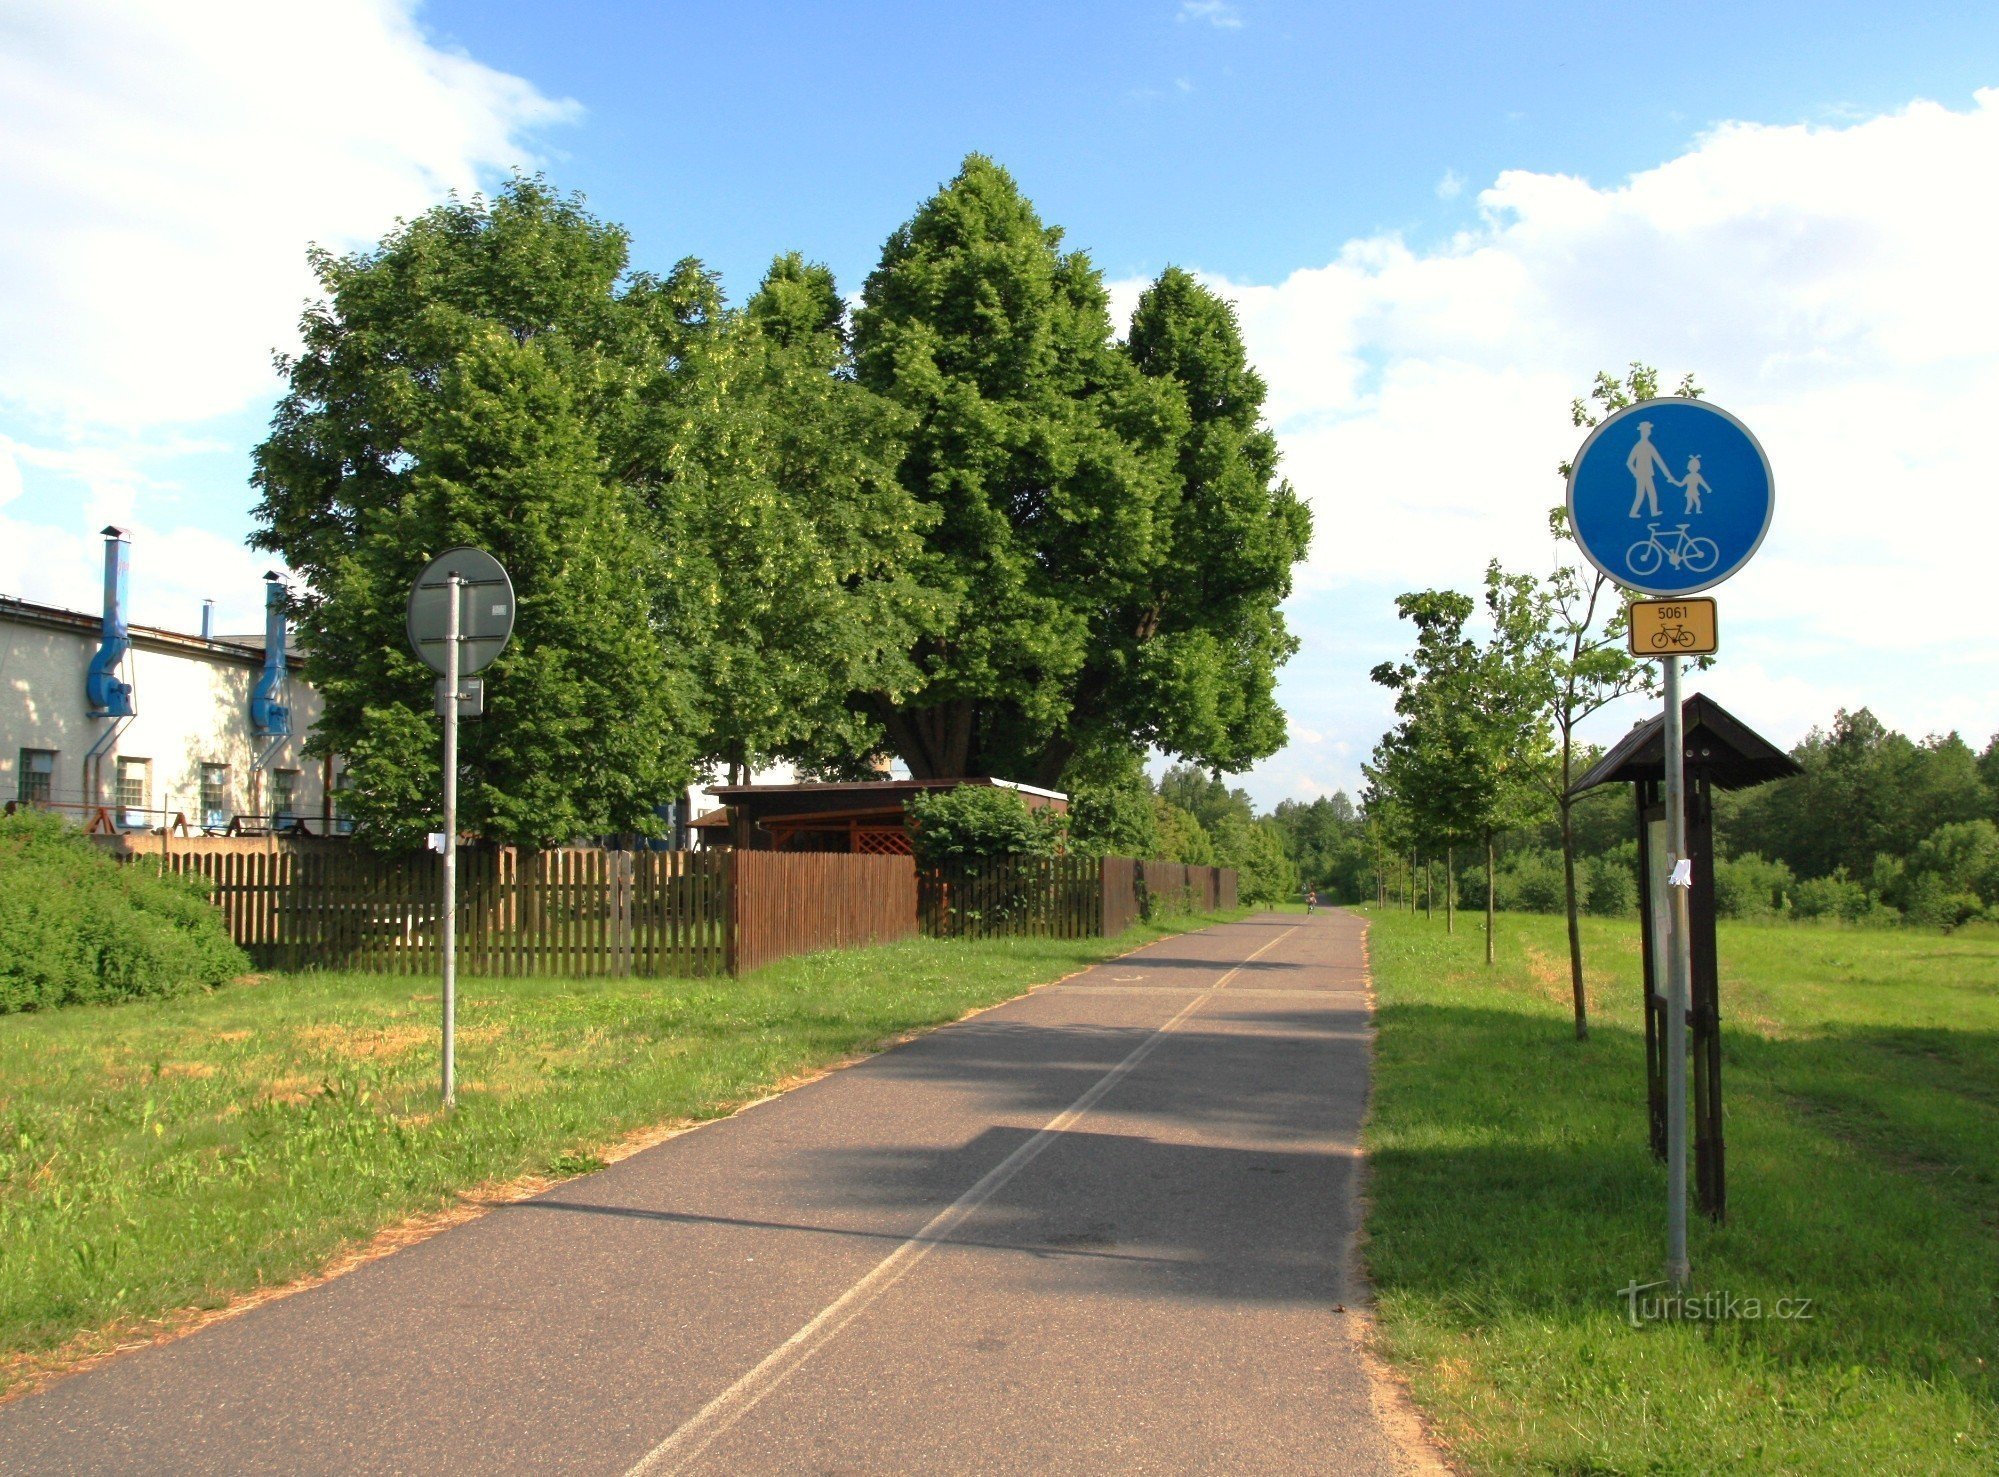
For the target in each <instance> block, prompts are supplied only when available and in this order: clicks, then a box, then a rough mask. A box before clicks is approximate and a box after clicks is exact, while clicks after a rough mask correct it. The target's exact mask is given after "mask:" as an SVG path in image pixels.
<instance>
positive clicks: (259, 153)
mask: <svg viewBox="0 0 1999 1477" xmlns="http://www.w3.org/2000/svg"><path fill="white" fill-rule="evenodd" d="M574 112H575V105H574V104H571V103H566V102H557V101H552V100H550V99H549V98H546V97H544V96H543V95H542V94H541V93H539V92H537V91H536V90H535V88H534V87H533V86H532V85H531V84H529V83H527V82H525V81H523V80H521V79H520V78H517V77H512V76H508V75H506V74H504V73H501V72H497V71H494V70H492V69H491V68H488V67H485V66H482V65H481V64H480V63H478V62H475V61H473V60H471V59H470V58H469V57H465V56H462V55H457V54H454V53H452V52H447V51H444V50H440V49H439V48H437V47H435V46H433V45H431V44H430V43H429V42H428V41H426V40H425V39H424V37H423V35H422V33H421V32H420V31H419V29H418V27H417V25H416V23H415V21H414V19H413V0H359V3H353V4H348V5H345V6H342V7H340V8H339V9H338V12H337V13H328V11H327V10H325V9H324V8H322V7H314V6H297V5H282V4H270V3H262V0H184V3H178V4H174V5H157V4H149V3H144V0H122V3H121V0H52V3H44V4H41V5H39V6H34V5H30V6H28V7H25V8H23V7H14V8H11V9H10V13H9V15H8V17H7V18H6V19H5V20H4V21H0V140H4V145H5V146H4V148H0V196H4V198H5V199H6V200H7V202H8V208H7V211H6V213H5V221H6V224H5V225H0V281H4V282H5V283H6V284H7V290H6V292H5V294H4V296H0V406H5V407H8V408H11V409H12V410H13V411H15V412H17V413H27V414H30V415H33V416H35V417H36V418H38V419H41V420H43V421H45V422H50V423H54V424H58V425H64V426H91V425H116V426H125V427H132V426H144V425H165V424H174V423H184V422H188V421H193V420H198V419H201V418H204V417H208V416H214V415H219V414H225V413H227V412H230V411H232V410H236V409H238V408H240V407H242V406H243V405H245V404H248V403H250V402H252V401H254V400H257V399H259V398H262V397H264V396H266V395H268V394H269V393H270V391H271V387H272V383H273V381H272V376H271V370H270V363H269V356H270V353H271V351H272V350H273V349H274V348H280V347H283V346H285V345H287V344H289V343H291V342H292V341H293V339H294V334H295V325H296V322H297V318H298V314H299V310H300V308H301V306H302V304H303V302H304V300H305V299H306V297H307V296H308V295H309V294H310V293H311V292H312V282H311V279H310V277H309V275H308V274H307V272H306V269H305V264H304V251H305V247H306V244H307V243H308V242H309V241H318V242H321V243H322V244H325V245H327V246H330V247H335V248H344V247H351V246H354V245H356V244H359V243H363V242H367V241H372V240H374V239H376V238H378V237H379V236H380V234H381V233H382V231H383V230H384V229H385V228H386V227H387V226H388V225H389V224H390V223H391V222H392V221H393V220H394V219H395V217H396V216H397V215H399V214H413V213H415V212H416V211H419V210H422V209H424V208H425V207H427V206H428V205H430V204H431V203H433V202H434V201H435V200H436V199H437V198H438V196H440V195H441V194H443V193H444V192H445V191H446V190H451V189H457V190H461V191H469V190H472V189H475V188H477V187H478V186H479V184H480V183H481V181H482V180H486V179H490V178H491V177H493V176H494V175H495V174H496V173H497V172H499V171H502V170H504V169H505V168H507V167H508V166H511V165H513V164H516V163H518V162H521V161H523V160H527V159H530V158H531V156H530V154H529V153H528V150H527V148H526V146H525V145H524V143H523V141H522V140H523V135H524V134H525V132H526V131H528V130H531V129H534V128H537V127H542V126H546V125H549V124H554V123H558V122H560V121H562V120H564V119H566V118H569V117H571V116H573V114H574Z"/></svg>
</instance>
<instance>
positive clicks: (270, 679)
mask: <svg viewBox="0 0 1999 1477" xmlns="http://www.w3.org/2000/svg"><path fill="white" fill-rule="evenodd" d="M284 695H285V586H284V580H283V577H282V576H280V575H279V574H278V572H277V571H276V570H275V569H273V570H269V571H267V572H266V573H265V575H264V670H263V671H262V672H260V673H258V674H257V685H256V686H255V687H253V688H251V689H250V727H251V728H252V729H253V730H254V731H255V733H256V735H257V737H258V738H267V739H281V738H284V737H285V736H286V735H288V734H289V733H290V732H291V731H292V710H291V709H290V708H288V707H287V706H285V703H284ZM259 762H260V763H261V762H262V761H261V760H260V761H259Z"/></svg>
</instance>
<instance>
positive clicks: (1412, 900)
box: [1409, 846, 1416, 918]
mask: <svg viewBox="0 0 1999 1477" xmlns="http://www.w3.org/2000/svg"><path fill="white" fill-rule="evenodd" d="M1409 916H1410V917H1411V918H1414V917H1415V916H1416V848H1415V847H1413V846H1412V847H1410V848H1409Z"/></svg>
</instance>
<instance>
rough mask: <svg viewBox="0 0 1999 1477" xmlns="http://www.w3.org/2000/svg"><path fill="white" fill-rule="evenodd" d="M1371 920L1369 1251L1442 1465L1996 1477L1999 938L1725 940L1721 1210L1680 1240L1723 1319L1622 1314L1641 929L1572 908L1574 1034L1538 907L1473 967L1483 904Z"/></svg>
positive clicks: (1640, 1219) (1764, 929)
mask: <svg viewBox="0 0 1999 1477" xmlns="http://www.w3.org/2000/svg"><path fill="white" fill-rule="evenodd" d="M1371 916H1372V918H1373V923H1372V929H1371V934H1370V947H1371V951H1372V958H1373V966H1374V974H1375V981H1376V986H1377V990H1378V994H1379V1000H1380V1036H1379V1042H1378V1056H1377V1062H1378V1068H1377V1071H1378V1075H1377V1079H1376V1087H1375V1099H1374V1111H1373V1117H1372V1121H1371V1123H1370V1126H1369V1129H1368V1135H1367V1139H1368V1145H1369V1152H1370V1156H1371V1162H1372V1197H1373V1212H1372V1214H1371V1216H1370V1219H1369V1223H1368V1230H1369V1242H1368V1247H1367V1259H1368V1264H1369V1267H1370V1270H1371V1273H1372V1275H1373V1278H1374V1283H1375V1287H1376V1290H1377V1295H1378V1297H1379V1303H1380V1327H1381V1333H1382V1338H1383V1341H1384V1346H1385V1349H1386V1351H1387V1353H1388V1354H1389V1356H1390V1357H1391V1358H1392V1359H1393V1360H1394V1361H1395V1362H1396V1363H1397V1364H1398V1365H1399V1366H1400V1367H1401V1368H1402V1369H1403V1370H1404V1371H1405V1372H1406V1373H1407V1375H1408V1377H1409V1379H1410V1382H1411V1385H1412V1388H1413V1391H1414V1393H1415V1396H1416V1398H1417V1401H1418V1403H1419V1404H1420V1405H1421V1406H1422V1407H1423V1408H1424V1410H1425V1412H1426V1413H1427V1414H1428V1415H1429V1416H1430V1418H1431V1419H1432V1421H1433V1424H1434V1427H1435V1429H1436V1431H1437V1432H1438V1434H1439V1435H1440V1436H1441V1437H1442V1438H1443V1439H1444V1440H1445V1441H1446V1442H1447V1443H1448V1445H1449V1446H1450V1447H1451V1448H1452V1449H1453V1451H1454V1452H1455V1453H1456V1454H1457V1455H1458V1456H1459V1457H1460V1459H1462V1460H1464V1461H1465V1462H1466V1463H1467V1464H1468V1465H1469V1466H1471V1467H1473V1468H1474V1469H1478V1470H1492V1471H1534V1472H1564V1473H1610V1472H1709V1471H1716V1470H1720V1469H1723V1468H1726V1467H1731V1466H1740V1467H1742V1468H1744V1469H1747V1470H1756V1471H1778V1472H1827V1473H1833V1472H1838V1473H1850V1472H1875V1473H1888V1472H1897V1473H1899V1472H1909V1473H1932V1472H1977V1473H1990V1472H1993V1471H1994V1470H1999V1408H1996V1406H1995V1402H1999V935H1994V934H1993V933H1990V932H1987V933H1983V934H1976V933H1968V934H1959V935H1956V936H1952V937H1941V936H1938V935H1934V934H1919V933H1905V932H1896V931H1862V930H1839V929H1831V928H1826V929H1819V928H1811V927H1803V926H1795V925H1770V926H1758V925H1749V924H1728V923H1724V924H1722V925H1721V935H1720V954H1721V968H1722V981H1721V987H1722V1012H1723V1037H1724V1048H1723V1052H1724V1064H1723V1069H1722V1070H1723V1086H1724V1096H1725V1102H1726V1106H1727V1111H1728V1122H1727V1136H1728V1170H1729V1207H1730V1221H1729V1224H1728V1225H1726V1226H1724V1227H1717V1226H1713V1225H1711V1224H1709V1223H1708V1222H1706V1221H1705V1220H1702V1219H1700V1218H1698V1217H1696V1219H1695V1223H1694V1227H1693V1231H1692V1236H1691V1251H1692V1257H1693V1262H1694V1277H1695V1291H1696V1292H1697V1293H1703V1294H1705V1293H1713V1294H1716V1295H1717V1297H1716V1298H1714V1299H1710V1300H1709V1301H1708V1302H1707V1303H1705V1304H1704V1305H1703V1309H1704V1310H1708V1309H1714V1308H1726V1307H1727V1306H1728V1304H1727V1302H1726V1299H1727V1297H1728V1296H1729V1295H1733V1297H1734V1298H1735V1299H1736V1303H1735V1309H1736V1312H1737V1314H1738V1316H1733V1317H1725V1318H1722V1319H1720V1320H1714V1319H1691V1318H1682V1319H1678V1320H1664V1321H1653V1320H1644V1326H1642V1327H1639V1328H1632V1327H1630V1326H1629V1324H1628V1322H1627V1310H1628V1304H1629V1299H1628V1298H1626V1297H1620V1296H1619V1295H1618V1290H1619V1289H1620V1288H1624V1287H1627V1286H1629V1285H1631V1284H1632V1283H1634V1282H1636V1283H1646V1282H1650V1281H1653V1280H1654V1279H1656V1278H1658V1277H1659V1276H1660V1267H1661V1264H1662V1260H1663V1257H1664V1229H1665V1228H1664V1222H1665V1173H1664V1169H1663V1167H1662V1166H1660V1165H1659V1164H1657V1163H1656V1162H1655V1161H1654V1160H1653V1159H1652V1157H1651V1154H1650V1152H1649V1149H1648V1147H1647V1144H1646V1134H1645V1107H1644V1061H1643V1057H1642V1054H1641V1042H1642V1036H1641V1032H1642V1025H1641V1018H1640V1015H1639V1012H1638V1000H1639V993H1638V992H1639V984H1638V968H1639V966H1638V939H1637V925H1636V923H1635V922H1631V923H1613V922H1607V921H1601V920H1590V921H1589V926H1588V929H1587V932H1586V945H1587V952H1588V958H1589V960H1590V965H1591V968H1590V986H1591V995H1592V1010H1593V1012H1594V1016H1593V1019H1594V1023H1595V1029H1594V1032H1593V1034H1592V1038H1591V1040H1590V1041H1589V1042H1588V1043H1587V1044H1578V1043H1577V1042H1576V1041H1575V1039H1574V1034H1573V1030H1572V1028H1571V1026H1570V1016H1569V1007H1568V983H1567V972H1566V947H1565V944H1564V940H1563V935H1562V928H1561V923H1560V920H1558V919H1555V918H1539V917H1527V916H1512V915H1508V916H1502V917H1501V919H1500V920H1499V940H1498V949H1499V962H1498V964H1497V965H1496V966H1495V967H1494V968H1491V969H1488V968H1486V967H1485V965H1484V964H1483V962H1482V951H1481V950H1482V945H1481V935H1480V931H1479V927H1478V924H1479V923H1481V922H1482V919H1478V918H1466V919H1463V920H1461V922H1460V927H1459V931H1458V932H1457V933H1456V934H1455V936H1446V934H1445V932H1444V924H1443V918H1442V915H1441V913H1440V914H1439V915H1438V916H1437V918H1436V920H1435V921H1425V920H1423V919H1422V918H1420V917H1419V918H1412V917H1411V916H1410V915H1408V914H1407V913H1399V912H1393V911H1391V912H1386V913H1382V912H1378V911H1376V912H1372V914H1371ZM1649 1295H1650V1296H1657V1293H1656V1291H1655V1292H1653V1293H1652V1294H1649ZM1752 1298H1753V1299H1756V1300H1758V1304H1759V1305H1760V1306H1759V1311H1761V1312H1762V1314H1763V1316H1762V1317H1761V1318H1749V1317H1744V1316H1739V1315H1740V1313H1741V1312H1742V1311H1744V1310H1746V1309H1747V1308H1748V1302H1747V1300H1749V1299H1752ZM1806 1298H1808V1299H1810V1300H1811V1301H1810V1304H1809V1309H1808V1311H1809V1314H1810V1316H1809V1317H1808V1318H1800V1317H1791V1318H1778V1317H1776V1316H1774V1314H1775V1313H1776V1311H1777V1306H1776V1305H1777V1301H1778V1300H1779V1299H1791V1300H1797V1299H1806ZM1793 1311H1795V1307H1794V1308H1793Z"/></svg>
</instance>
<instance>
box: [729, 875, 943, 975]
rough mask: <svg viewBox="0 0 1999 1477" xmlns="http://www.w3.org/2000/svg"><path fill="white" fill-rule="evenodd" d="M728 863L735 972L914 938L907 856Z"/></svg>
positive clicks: (912, 884)
mask: <svg viewBox="0 0 1999 1477" xmlns="http://www.w3.org/2000/svg"><path fill="white" fill-rule="evenodd" d="M731 859H732V863H733V865H732V867H731V872H732V874H733V875H731V876H730V877H729V878H728V879H727V880H728V883H729V887H728V893H729V900H730V908H729V917H730V920H731V922H732V924H733V927H732V928H731V929H730V930H729V932H730V934H731V935H732V938H733V942H734V951H733V959H732V972H733V973H735V974H739V975H742V974H748V973H750V972H751V971H752V970H756V969H761V968H762V967H763V966H764V965H766V964H769V963H772V962H773V961H775V960H778V959H782V958H785V957H786V956H788V955H791V954H808V953H813V952H816V951H817V950H821V949H840V948H855V947H859V946H863V945H867V944H878V943H887V942H889V941H890V940H892V939H902V938H912V937H914V936H915V934H916V930H917V892H916V864H915V862H914V861H913V860H911V859H910V858H909V857H906V856H853V855H847V854H843V853H837V852H776V851H738V852H734V853H731Z"/></svg>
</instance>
